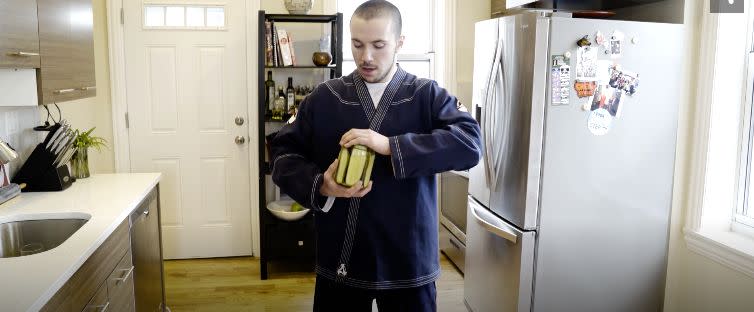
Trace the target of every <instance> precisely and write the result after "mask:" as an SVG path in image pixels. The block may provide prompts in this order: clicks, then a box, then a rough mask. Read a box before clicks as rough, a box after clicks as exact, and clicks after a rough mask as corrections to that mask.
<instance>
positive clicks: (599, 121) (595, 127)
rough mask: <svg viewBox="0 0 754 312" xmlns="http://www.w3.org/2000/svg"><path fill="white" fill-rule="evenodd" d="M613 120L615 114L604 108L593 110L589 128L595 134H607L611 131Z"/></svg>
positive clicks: (590, 115) (588, 124)
mask: <svg viewBox="0 0 754 312" xmlns="http://www.w3.org/2000/svg"><path fill="white" fill-rule="evenodd" d="M612 122H613V116H612V115H610V112H608V111H607V110H606V109H604V108H599V109H596V110H593V111H592V112H591V113H590V114H589V120H588V122H587V128H589V131H590V132H591V133H592V134H594V135H605V134H607V132H608V131H610V124H611V123H612Z"/></svg>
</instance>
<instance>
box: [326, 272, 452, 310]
mask: <svg viewBox="0 0 754 312" xmlns="http://www.w3.org/2000/svg"><path fill="white" fill-rule="evenodd" d="M436 299H437V289H436V288H435V283H434V282H432V283H429V284H426V285H424V286H419V287H414V288H402V289H385V290H370V289H362V288H355V287H351V286H346V285H343V284H340V283H336V282H334V281H332V280H329V279H327V278H324V277H321V276H317V284H316V286H314V312H333V311H348V312H370V311H372V300H377V309H378V310H379V311H380V312H404V311H406V312H409V311H410V312H436V311H437V302H436Z"/></svg>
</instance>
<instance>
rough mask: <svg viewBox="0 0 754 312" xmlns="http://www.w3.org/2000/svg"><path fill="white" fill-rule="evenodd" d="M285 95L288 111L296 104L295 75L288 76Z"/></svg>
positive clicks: (286, 110) (286, 109)
mask: <svg viewBox="0 0 754 312" xmlns="http://www.w3.org/2000/svg"><path fill="white" fill-rule="evenodd" d="M285 96H286V99H287V102H286V103H285V112H286V113H288V111H289V110H290V109H292V108H293V106H294V105H296V90H295V89H294V88H293V77H288V88H287V89H285Z"/></svg>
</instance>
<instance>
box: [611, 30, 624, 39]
mask: <svg viewBox="0 0 754 312" xmlns="http://www.w3.org/2000/svg"><path fill="white" fill-rule="evenodd" d="M623 38H624V36H623V33H622V32H620V31H617V30H615V31H613V34H612V35H610V40H618V41H623Z"/></svg>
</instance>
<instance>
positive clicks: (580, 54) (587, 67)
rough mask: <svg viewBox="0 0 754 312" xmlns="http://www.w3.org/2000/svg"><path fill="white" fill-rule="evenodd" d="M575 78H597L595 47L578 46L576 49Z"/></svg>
mask: <svg viewBox="0 0 754 312" xmlns="http://www.w3.org/2000/svg"><path fill="white" fill-rule="evenodd" d="M576 79H577V80H582V81H594V80H597V49H596V48H592V47H580V48H578V50H576Z"/></svg>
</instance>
